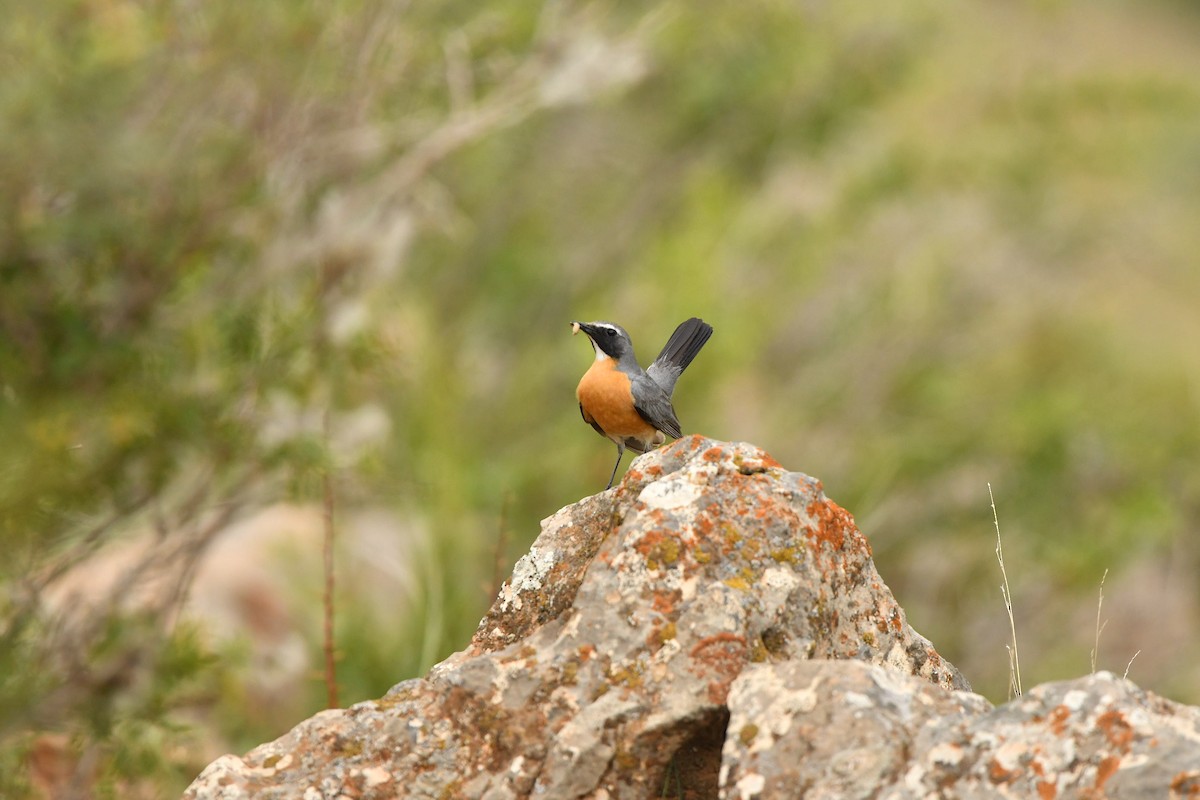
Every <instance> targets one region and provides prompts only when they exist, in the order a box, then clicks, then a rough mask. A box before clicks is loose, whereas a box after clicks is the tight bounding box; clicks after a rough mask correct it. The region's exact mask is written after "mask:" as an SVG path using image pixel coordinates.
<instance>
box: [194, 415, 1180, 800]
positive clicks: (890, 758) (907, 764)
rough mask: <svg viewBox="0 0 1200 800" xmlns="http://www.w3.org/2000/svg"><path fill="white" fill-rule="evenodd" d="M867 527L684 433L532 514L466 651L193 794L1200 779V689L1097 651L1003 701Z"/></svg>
mask: <svg viewBox="0 0 1200 800" xmlns="http://www.w3.org/2000/svg"><path fill="white" fill-rule="evenodd" d="M870 552H871V551H870V546H869V545H868V543H867V541H866V540H865V539H864V538H863V536H862V534H861V533H859V531H858V530H857V529H856V528H855V526H854V522H853V520H852V519H851V518H850V515H849V514H847V513H846V512H845V511H844V510H842V509H841V508H839V507H838V506H837V505H836V504H834V503H833V502H832V501H830V500H829V499H827V498H826V497H825V496H824V494H823V493H822V491H821V487H820V484H819V483H818V482H817V481H815V480H813V479H811V478H808V477H806V476H804V475H801V474H798V473H793V472H787V471H785V470H784V469H782V468H781V467H780V465H779V464H777V463H776V462H775V461H774V460H772V459H771V458H770V457H769V456H767V455H766V454H765V453H763V452H762V451H761V450H759V449H757V448H755V447H752V446H749V445H745V444H728V443H722V442H715V441H712V440H708V439H703V438H700V437H690V438H686V439H683V440H680V441H679V442H676V443H675V444H673V445H671V446H670V447H667V448H663V449H661V450H658V451H655V452H653V453H650V454H647V455H645V456H642V457H640V458H638V459H637V460H636V461H635V462H634V464H633V465H632V467H631V468H630V470H629V472H628V473H627V474H626V476H625V479H624V481H623V482H622V483H621V484H620V485H619V486H618V487H617V488H615V489H613V490H611V491H608V492H604V493H602V494H599V495H595V496H593V497H590V498H587V499H585V500H583V501H581V502H579V503H577V504H575V505H572V506H568V507H567V508H564V509H563V510H561V511H559V512H558V513H557V514H555V515H554V516H552V517H550V518H549V519H547V520H546V521H545V522H543V524H542V532H541V535H540V536H539V537H538V539H537V541H536V542H535V543H534V545H533V547H532V548H531V549H530V551H529V553H528V554H527V555H526V556H524V557H523V558H522V559H521V560H520V561H519V562H518V563H517V565H516V567H515V569H514V571H513V575H512V578H511V579H510V580H509V581H508V583H506V584H505V586H504V588H503V590H502V591H501V593H500V596H499V597H498V598H497V599H496V602H495V603H494V605H493V606H492V608H491V610H490V611H489V612H488V614H487V616H485V617H484V619H483V620H482V622H481V623H480V626H479V629H478V630H477V631H476V633H475V636H474V637H473V639H472V641H471V643H470V645H469V646H468V647H467V648H466V649H465V650H463V651H462V652H459V653H456V654H455V655H453V656H451V657H450V658H448V659H446V660H445V661H444V662H442V663H441V664H439V665H437V666H436V667H434V668H433V669H432V670H431V671H430V673H429V674H428V675H427V676H426V677H424V678H420V679H415V680H410V681H406V682H404V683H401V684H399V685H398V686H396V687H394V688H393V689H392V690H391V691H390V692H388V694H387V695H385V696H384V697H383V698H381V699H379V700H374V701H368V702H364V703H359V704H357V705H355V706H352V707H351V708H349V709H345V710H336V711H326V712H322V713H321V714H318V715H316V716H315V717H313V718H311V719H309V720H307V721H305V722H303V723H301V724H300V725H298V726H297V727H296V728H295V729H293V730H292V731H291V732H290V733H288V734H287V735H285V736H283V737H282V738H280V739H278V740H276V741H275V742H272V743H269V744H265V745H262V746H260V747H258V748H256V749H255V750H253V751H251V752H250V753H249V754H247V755H246V756H245V757H243V758H237V757H235V756H225V757H223V758H221V759H218V760H217V761H215V762H213V763H212V764H211V765H209V767H208V768H207V769H205V770H204V772H203V773H202V774H201V775H200V776H199V777H198V778H197V779H196V781H195V783H194V784H193V785H192V786H191V787H190V788H189V789H188V792H187V794H186V795H185V797H187V798H195V799H196V800H199V799H200V798H229V799H230V800H232V798H243V797H244V798H250V797H254V798H293V797H294V798H305V799H306V800H308V798H334V797H356V798H391V797H414V798H459V797H461V798H476V797H479V798H490V799H491V800H500V798H517V797H526V796H538V797H547V798H577V797H588V798H643V797H659V796H666V797H694V798H708V797H717V796H721V797H728V798H757V797H761V798H774V797H798V796H801V795H804V796H814V797H820V796H826V797H852V796H875V795H876V794H878V793H880V792H881V791H883V789H885V788H887V789H888V790H889V791H890V792H891V793H893V794H894V796H896V797H908V796H912V797H917V796H925V795H926V794H928V793H930V792H933V793H937V792H938V791H944V790H947V789H949V790H951V791H952V790H953V787H954V786H956V785H961V786H963V787H971V788H969V789H967V788H964V791H967V792H968V793H969V792H971V791H975V790H976V789H978V790H979V791H983V790H985V789H986V790H988V791H995V790H999V789H1001V788H1003V787H1007V788H1009V789H1011V790H1012V791H1013V792H1015V793H1016V794H1015V795H1014V796H1024V792H1025V790H1026V789H1029V790H1030V791H1032V792H1034V793H1035V794H1033V795H1030V796H1038V795H1036V793H1039V792H1040V793H1041V794H1040V796H1042V797H1053V796H1058V795H1056V794H1055V793H1056V792H1063V793H1064V794H1063V795H1062V796H1066V794H1065V793H1066V792H1067V790H1068V789H1071V788H1077V787H1083V786H1099V787H1100V788H1101V789H1103V787H1105V786H1108V787H1110V788H1116V787H1121V788H1124V787H1127V786H1133V785H1135V783H1136V781H1138V780H1140V779H1141V778H1146V779H1148V780H1150V781H1151V785H1153V786H1155V787H1161V788H1162V791H1163V792H1166V791H1167V790H1168V788H1169V787H1172V786H1174V787H1175V790H1176V791H1179V792H1183V793H1186V792H1187V791H1188V790H1194V789H1195V787H1196V785H1197V781H1200V777H1197V776H1196V775H1191V774H1189V773H1187V771H1186V769H1185V768H1184V767H1182V766H1179V765H1181V764H1185V763H1186V762H1185V761H1184V760H1183V758H1184V755H1183V754H1185V753H1187V752H1188V751H1187V746H1188V745H1189V744H1191V745H1192V746H1193V747H1200V738H1198V736H1197V729H1198V728H1197V719H1196V715H1195V712H1194V710H1192V709H1184V708H1181V707H1179V706H1174V705H1173V704H1170V703H1167V702H1166V701H1163V700H1160V699H1158V698H1154V697H1153V696H1152V695H1149V694H1147V693H1142V692H1140V691H1139V690H1137V688H1136V687H1134V686H1133V685H1132V684H1129V683H1127V682H1123V681H1115V680H1113V679H1111V678H1110V677H1101V676H1097V677H1096V678H1093V679H1087V680H1085V681H1083V682H1077V683H1078V684H1079V685H1078V686H1073V685H1060V686H1052V687H1046V688H1041V689H1038V690H1034V692H1031V693H1030V694H1029V695H1027V696H1026V698H1023V699H1021V700H1019V701H1017V702H1016V703H1011V704H1009V705H1007V706H1004V707H1003V708H1001V709H996V710H993V709H991V706H990V705H989V704H988V703H987V702H986V701H985V700H984V699H983V698H981V697H978V696H977V695H973V694H970V692H969V690H968V689H969V687H968V686H967V683H966V681H965V680H964V679H963V677H962V675H960V674H959V672H958V670H957V669H955V668H954V666H953V665H951V664H949V663H948V662H947V661H945V660H944V659H943V658H942V657H941V656H939V655H938V653H937V652H936V651H935V650H934V648H933V646H932V645H931V644H930V643H929V642H928V641H927V640H925V639H924V638H923V637H921V636H920V635H919V634H918V633H916V632H915V631H914V630H912V628H910V627H909V626H908V624H907V622H906V621H905V617H904V611H903V609H901V608H900V606H899V605H898V604H897V603H896V600H895V599H894V598H893V597H892V595H891V593H890V592H889V591H888V589H887V587H886V585H885V584H884V583H883V581H882V579H881V578H880V577H879V574H878V573H877V572H876V571H875V567H874V564H873V563H872V561H871V557H870ZM1106 715H1107V716H1106ZM1089 725H1090V726H1092V728H1090V729H1089V728H1088V726H1089ZM1087 730H1092V732H1091V733H1088V732H1087ZM1154 748H1158V749H1154ZM1196 752H1200V750H1197V751H1196ZM1149 755H1153V758H1152V759H1151V760H1152V761H1153V763H1154V769H1152V770H1151V769H1147V768H1146V763H1147V761H1146V759H1147V758H1148V757H1149ZM1164 756H1169V759H1168V760H1167V761H1164V760H1163V757H1164ZM1193 758H1197V756H1195V755H1194V753H1193ZM1171 759H1173V760H1171ZM1172 765H1174V766H1172ZM1138 770H1140V772H1139V771H1138ZM1172 770H1174V771H1172ZM1131 776H1132V777H1131ZM1139 776H1140V777H1139ZM1089 781H1090V783H1089ZM1163 796H1165V795H1163Z"/></svg>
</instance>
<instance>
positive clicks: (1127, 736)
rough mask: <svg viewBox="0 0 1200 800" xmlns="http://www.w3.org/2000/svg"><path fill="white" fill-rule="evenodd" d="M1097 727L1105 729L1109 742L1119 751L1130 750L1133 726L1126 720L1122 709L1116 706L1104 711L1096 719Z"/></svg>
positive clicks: (1125, 751)
mask: <svg viewBox="0 0 1200 800" xmlns="http://www.w3.org/2000/svg"><path fill="white" fill-rule="evenodd" d="M1096 727H1098V728H1099V729H1100V730H1102V731H1104V735H1105V736H1106V737H1107V738H1108V742H1109V744H1111V745H1112V746H1113V747H1115V748H1117V750H1118V751H1119V752H1122V753H1127V752H1129V745H1130V743H1131V742H1132V741H1133V728H1131V727H1130V726H1129V723H1128V722H1126V721H1125V717H1124V715H1122V714H1121V712H1120V711H1117V710H1116V709H1115V708H1114V709H1112V710H1111V711H1106V712H1104V713H1103V714H1101V715H1100V718H1099V719H1097V720H1096Z"/></svg>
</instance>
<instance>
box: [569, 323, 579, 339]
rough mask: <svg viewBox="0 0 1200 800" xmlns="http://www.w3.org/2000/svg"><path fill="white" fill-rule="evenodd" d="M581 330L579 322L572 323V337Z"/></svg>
mask: <svg viewBox="0 0 1200 800" xmlns="http://www.w3.org/2000/svg"><path fill="white" fill-rule="evenodd" d="M579 329H580V325H579V323H578V322H572V323H571V335H572V336H574V335H575V334H577V333H579Z"/></svg>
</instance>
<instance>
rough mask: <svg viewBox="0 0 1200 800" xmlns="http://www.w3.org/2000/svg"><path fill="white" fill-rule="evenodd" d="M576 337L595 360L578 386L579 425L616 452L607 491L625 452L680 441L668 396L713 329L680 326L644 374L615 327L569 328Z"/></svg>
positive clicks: (691, 323)
mask: <svg viewBox="0 0 1200 800" xmlns="http://www.w3.org/2000/svg"><path fill="white" fill-rule="evenodd" d="M580 331H583V332H584V333H586V334H587V336H588V339H590V340H591V342H592V348H593V349H594V350H595V351H596V360H595V361H593V362H592V366H591V367H590V368H589V369H588V371H587V372H585V373H584V374H583V379H582V380H580V381H579V387H578V388H577V389H576V390H575V397H576V399H578V400H579V413H581V414H582V415H583V420H584V422H586V423H588V424H589V425H591V426H592V427H593V428H595V429H596V433H599V434H600V435H601V436H604V437H606V438H608V439H610V440H612V442H613V443H614V444H616V446H617V463H616V464H614V465H613V471H612V475H611V476H609V479H608V486H606V487H604V488H605V489H610V488H612V485H613V481H614V480H616V477H617V468H618V467H620V466H621V457H622V456H623V455H625V448H627V447H628V448H629V449H630V450H632V451H634V452H635V453H644V452H646V451H647V450H650V449H652V448H654V447H656V446H657V445H660V444H662V443H663V442H665V441H666V436H671V437H673V438H675V439H678V438H679V437H680V436H682V435H683V432H682V431H681V430H680V428H679V418H678V417H676V416H675V408H674V407H673V406H672V405H671V392H672V391H673V390H674V389H675V381H677V380H678V379H679V376H680V374H682V373H683V371H684V370H685V369H687V365H688V364H690V363H692V359H693V358H695V357H696V354H697V353H699V352H700V348H701V347H703V346H704V343H705V342H707V341H708V337H710V336H712V332H713V329H712V326H711V325H709V324H708V323H706V322H705V321H704V320H702V319H698V318H696V317H692V318H691V319H689V320H687V321H685V322H681V323H680V324H679V327H678V328H676V329H675V332H674V333H673V334H671V338H670V339H669V340H668V341H667V344H666V345H665V346H664V347H663V349H662V352H661V353H659V354H658V358H656V359H654V361H653V362H652V363H651V364H650V366H649V368H647V369H642V368H641V367H640V366H638V361H637V356H635V355H634V354H633V341H632V340H631V339H630V338H629V334H628V333H626V332H625V329H624V328H622V327H621V326H620V325H614V324H613V323H611V322H572V323H571V332H572V334H575V333H579V332H580ZM664 434H666V436H664Z"/></svg>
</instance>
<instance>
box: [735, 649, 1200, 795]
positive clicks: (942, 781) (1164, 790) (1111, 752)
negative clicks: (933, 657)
mask: <svg viewBox="0 0 1200 800" xmlns="http://www.w3.org/2000/svg"><path fill="white" fill-rule="evenodd" d="M729 710H730V719H729V730H728V735H727V736H726V740H725V749H724V752H723V765H722V768H721V793H720V796H721V797H722V798H729V799H730V800H732V799H733V798H738V800H752V799H753V798H798V797H805V798H860V797H861V798H866V797H879V798H896V799H897V800H899V799H901V798H926V797H962V798H974V797H979V798H983V797H1030V798H1056V797H1063V798H1065V797H1097V798H1099V797H1112V798H1119V797H1127V798H1142V797H1145V798H1149V797H1163V798H1166V797H1189V796H1196V795H1197V793H1200V710H1198V709H1196V708H1191V707H1188V706H1181V705H1178V704H1176V703H1172V702H1170V701H1168V700H1164V699H1163V698H1161V697H1157V696H1156V695H1154V694H1152V693H1150V692H1146V691H1143V690H1141V689H1139V688H1138V687H1137V686H1136V685H1134V684H1133V683H1131V682H1130V681H1126V680H1121V679H1119V678H1116V677H1115V676H1113V675H1112V674H1110V673H1107V672H1100V673H1097V674H1095V675H1092V676H1088V677H1084V678H1078V679H1075V680H1072V681H1063V682H1060V683H1051V684H1045V685H1043V686H1039V687H1037V688H1035V689H1034V690H1032V691H1031V692H1029V693H1028V694H1026V695H1024V696H1023V697H1021V698H1018V699H1017V700H1014V701H1013V702H1011V703H1008V704H1006V705H1004V706H1001V707H999V708H995V709H993V708H992V707H991V705H990V704H989V703H988V702H987V701H986V700H984V699H983V698H982V697H979V696H978V695H974V694H970V693H968V692H948V691H946V690H945V689H943V688H941V687H938V686H934V685H932V684H929V683H927V682H924V681H920V680H917V679H914V678H911V677H908V676H905V675H902V674H900V673H897V672H895V671H893V670H885V669H880V668H879V667H876V666H871V665H867V664H861V663H852V662H832V661H810V662H800V661H796V662H789V663H785V664H762V665H755V666H752V667H750V668H748V669H746V670H744V671H743V672H742V674H741V675H740V676H739V677H738V679H737V680H735V681H734V682H733V686H732V687H731V689H730V693H729Z"/></svg>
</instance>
